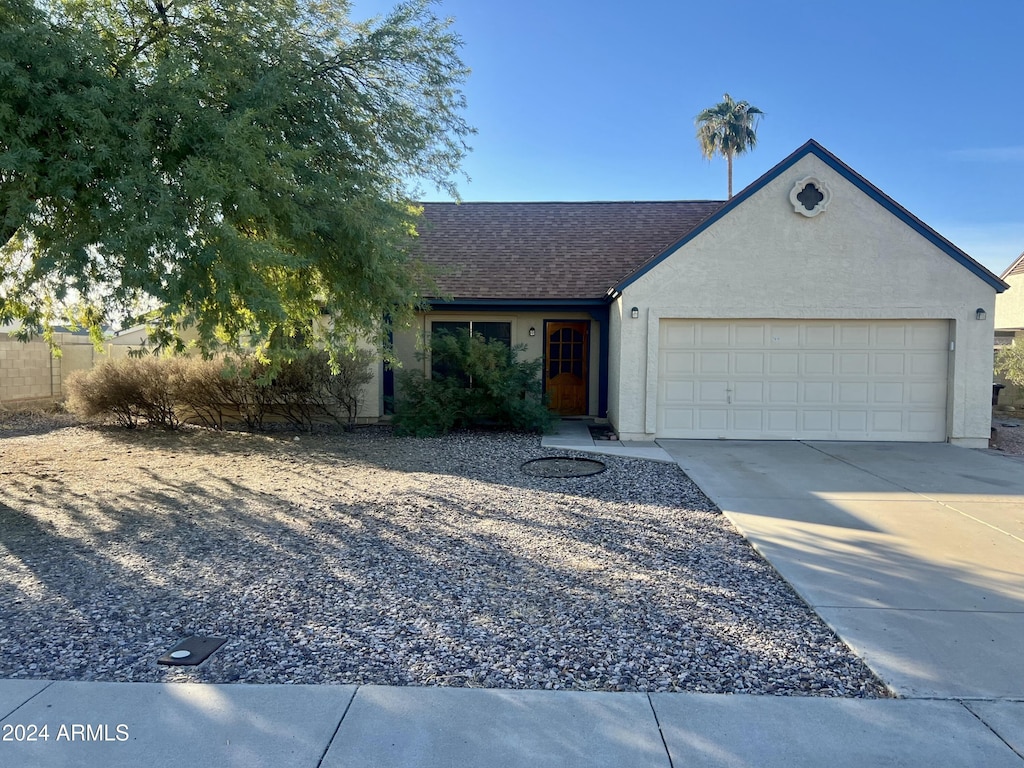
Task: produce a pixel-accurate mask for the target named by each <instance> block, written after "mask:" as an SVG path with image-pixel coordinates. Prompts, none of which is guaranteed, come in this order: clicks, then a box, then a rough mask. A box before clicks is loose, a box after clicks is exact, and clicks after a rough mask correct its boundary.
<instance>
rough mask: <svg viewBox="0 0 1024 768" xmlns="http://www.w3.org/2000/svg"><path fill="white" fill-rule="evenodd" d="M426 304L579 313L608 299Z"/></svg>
mask: <svg viewBox="0 0 1024 768" xmlns="http://www.w3.org/2000/svg"><path fill="white" fill-rule="evenodd" d="M428 303H429V304H430V308H431V309H433V310H437V311H443V312H481V311H491V312H493V311H497V310H501V311H503V312H580V311H585V310H588V309H594V308H597V307H604V306H607V304H608V299H607V298H600V299H452V300H451V301H444V300H442V299H429V300H428Z"/></svg>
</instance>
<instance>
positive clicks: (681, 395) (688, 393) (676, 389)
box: [661, 381, 694, 403]
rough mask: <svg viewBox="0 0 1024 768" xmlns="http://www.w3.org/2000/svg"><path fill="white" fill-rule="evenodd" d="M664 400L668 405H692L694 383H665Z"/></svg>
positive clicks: (663, 384) (663, 386)
mask: <svg viewBox="0 0 1024 768" xmlns="http://www.w3.org/2000/svg"><path fill="white" fill-rule="evenodd" d="M661 386H662V392H663V395H664V396H663V400H664V401H665V402H666V403H692V402H693V395H694V383H693V381H664V382H662V384H661Z"/></svg>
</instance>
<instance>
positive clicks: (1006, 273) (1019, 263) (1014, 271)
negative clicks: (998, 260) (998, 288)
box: [999, 253, 1024, 280]
mask: <svg viewBox="0 0 1024 768" xmlns="http://www.w3.org/2000/svg"><path fill="white" fill-rule="evenodd" d="M1011 275H1024V253H1022V254H1021V255H1020V256H1018V257H1017V258H1016V259H1014V260H1013V263H1012V264H1011V265H1010V266H1008V267H1007V268H1006V269H1004V270H1003V274H1001V275H1000V276H999V277H1000V279H1001V280H1006V278H1008V277H1010V276H1011Z"/></svg>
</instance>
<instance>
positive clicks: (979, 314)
mask: <svg viewBox="0 0 1024 768" xmlns="http://www.w3.org/2000/svg"><path fill="white" fill-rule="evenodd" d="M986 317H988V313H987V312H986V311H985V310H984V309H982V308H981V307H978V308H977V309H976V310H974V319H975V320H984V319H985V318H986Z"/></svg>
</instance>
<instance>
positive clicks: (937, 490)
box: [660, 440, 1024, 730]
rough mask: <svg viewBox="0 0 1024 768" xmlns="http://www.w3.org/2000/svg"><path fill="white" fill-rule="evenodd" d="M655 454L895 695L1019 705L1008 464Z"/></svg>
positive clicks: (892, 454)
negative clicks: (672, 462)
mask: <svg viewBox="0 0 1024 768" xmlns="http://www.w3.org/2000/svg"><path fill="white" fill-rule="evenodd" d="M660 444H661V445H662V447H664V448H665V449H666V450H667V451H668V452H669V453H671V454H672V455H673V457H675V458H676V459H677V460H678V461H679V464H680V466H681V467H682V468H683V470H684V471H685V472H686V473H687V474H688V475H689V476H690V477H691V478H692V479H693V480H694V481H695V482H696V483H697V484H698V485H699V486H700V487H701V489H702V490H703V491H704V492H705V493H706V494H707V495H708V496H709V497H710V498H711V499H712V500H713V501H714V502H715V503H716V504H717V505H718V506H719V508H721V509H722V511H723V512H725V513H726V515H728V516H729V518H730V519H731V520H732V521H733V522H734V523H735V524H736V526H737V527H738V528H739V529H740V531H741V532H742V533H743V535H744V536H745V537H746V538H747V539H748V540H749V541H750V542H751V543H752V544H753V545H754V546H755V547H756V548H757V549H758V551H759V552H760V553H761V554H762V555H764V557H765V558H766V559H767V560H768V561H769V562H770V563H771V564H772V565H773V566H774V567H775V569H776V570H778V571H779V573H781V574H782V576H783V577H784V578H785V579H786V580H787V581H789V582H790V584H792V585H793V587H794V589H796V591H797V592H798V593H799V594H800V596H801V597H803V598H804V600H806V601H807V602H808V603H809V604H810V605H811V607H813V608H814V610H815V611H816V612H817V613H818V614H819V615H820V616H822V617H823V618H824V619H825V621H827V622H828V623H829V624H830V625H831V626H832V628H833V629H834V630H835V631H836V633H837V634H838V635H839V636H840V637H841V638H842V639H843V640H844V641H845V642H846V643H847V644H848V645H849V646H850V647H851V648H852V649H853V650H854V651H855V652H856V653H857V654H858V655H859V656H860V657H861V658H863V659H864V660H865V661H866V662H867V664H868V665H869V666H870V667H871V668H872V669H873V670H874V671H875V673H876V674H878V675H879V677H881V678H882V680H883V681H885V682H886V684H888V685H889V687H890V688H891V689H892V690H894V691H895V692H896V693H898V694H899V695H900V696H906V697H924V698H953V699H959V698H968V699H971V698H981V699H1000V698H1003V699H1024V473H1022V472H1021V471H1020V469H1021V467H1020V464H1019V463H1017V462H1014V461H1011V460H1009V459H1007V458H1006V457H1003V456H999V455H994V454H992V453H988V452H985V451H974V450H968V449H964V448H957V447H954V446H950V445H945V444H934V443H924V444H915V443H828V442H826V443H799V442H741V441H696V440H694V441H690V440H663V441H660ZM1022 730H1024V728H1022Z"/></svg>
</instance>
